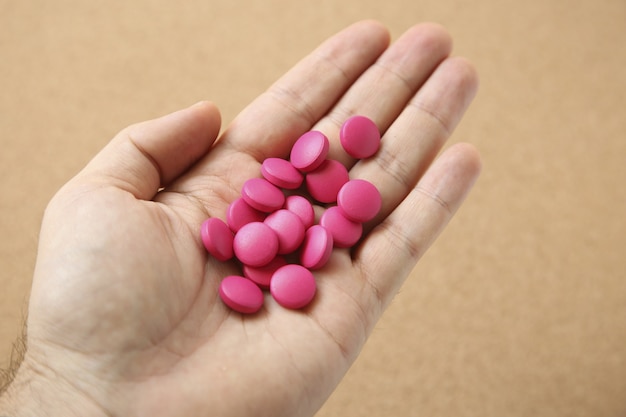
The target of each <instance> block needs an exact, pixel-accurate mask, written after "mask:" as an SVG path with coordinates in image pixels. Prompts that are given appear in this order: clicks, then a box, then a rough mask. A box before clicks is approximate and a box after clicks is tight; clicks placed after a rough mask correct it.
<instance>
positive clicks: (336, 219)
mask: <svg viewBox="0 0 626 417" xmlns="http://www.w3.org/2000/svg"><path fill="white" fill-rule="evenodd" d="M320 224H321V225H322V226H324V227H325V228H326V229H328V230H329V231H330V233H331V234H332V235H333V243H334V245H335V246H337V247H339V248H348V247H350V246H353V245H354V244H355V243H357V242H358V241H359V239H360V238H361V235H362V234H363V225H362V224H361V223H357V222H353V221H352V220H350V219H348V218H347V217H346V216H344V215H343V213H342V212H341V209H340V208H339V207H338V206H333V207H329V208H328V209H326V211H324V214H322V217H321V218H320Z"/></svg>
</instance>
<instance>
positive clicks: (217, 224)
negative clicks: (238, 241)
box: [200, 217, 233, 261]
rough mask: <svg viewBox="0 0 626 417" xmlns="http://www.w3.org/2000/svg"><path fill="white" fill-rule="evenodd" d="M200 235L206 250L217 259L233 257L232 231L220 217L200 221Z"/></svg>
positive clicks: (224, 259) (222, 259)
mask: <svg viewBox="0 0 626 417" xmlns="http://www.w3.org/2000/svg"><path fill="white" fill-rule="evenodd" d="M200 237H201V238H202V243H203V244H204V247H205V248H206V250H207V251H208V252H209V253H210V254H211V255H212V256H213V257H214V258H215V259H217V260H218V261H227V260H229V259H231V258H232V257H233V232H232V231H231V230H230V228H229V227H228V225H227V224H226V223H224V222H223V221H222V220H221V219H218V218H217V217H211V218H208V219H206V220H205V221H204V222H202V226H201V227H200Z"/></svg>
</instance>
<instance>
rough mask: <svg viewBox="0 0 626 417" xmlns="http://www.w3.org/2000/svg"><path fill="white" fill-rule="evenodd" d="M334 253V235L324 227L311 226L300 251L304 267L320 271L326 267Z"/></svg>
mask: <svg viewBox="0 0 626 417" xmlns="http://www.w3.org/2000/svg"><path fill="white" fill-rule="evenodd" d="M332 251H333V235H332V234H331V233H330V231H329V230H327V229H326V228H325V227H324V226H321V225H319V224H316V225H315V226H311V227H310V228H309V229H308V230H307V231H306V235H305V236H304V242H303V243H302V248H301V251H300V262H301V264H302V266H304V267H305V268H309V269H319V268H321V267H323V266H324V265H326V262H328V259H330V255H331V253H332Z"/></svg>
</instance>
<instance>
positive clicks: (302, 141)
mask: <svg viewBox="0 0 626 417" xmlns="http://www.w3.org/2000/svg"><path fill="white" fill-rule="evenodd" d="M329 149H330V142H329V141H328V138H327V137H326V136H325V135H324V134H323V133H322V132H319V131H317V130H311V131H309V132H306V133H305V134H304V135H302V136H300V137H299V138H298V140H297V141H296V143H294V144H293V147H292V148H291V154H290V156H289V160H290V161H291V163H292V165H293V166H294V167H296V168H297V169H299V170H300V171H302V172H309V171H312V170H314V169H315V168H317V167H318V166H320V165H321V164H322V162H324V160H325V159H326V157H327V156H328V150H329Z"/></svg>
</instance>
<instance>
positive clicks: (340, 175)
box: [305, 159, 350, 203]
mask: <svg viewBox="0 0 626 417" xmlns="http://www.w3.org/2000/svg"><path fill="white" fill-rule="evenodd" d="M349 179H350V178H349V175H348V170H347V169H346V167H345V166H343V164H342V163H341V162H339V161H335V160H334V159H327V160H325V161H324V163H322V165H320V166H319V168H317V169H316V170H315V171H312V172H309V173H308V174H307V176H306V179H305V181H306V187H307V190H308V191H309V194H311V197H313V198H314V199H316V200H317V201H319V202H321V203H334V202H335V201H337V193H339V190H340V189H341V187H342V186H343V185H344V184H345V183H347V182H348V180H349Z"/></svg>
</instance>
